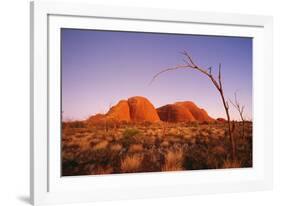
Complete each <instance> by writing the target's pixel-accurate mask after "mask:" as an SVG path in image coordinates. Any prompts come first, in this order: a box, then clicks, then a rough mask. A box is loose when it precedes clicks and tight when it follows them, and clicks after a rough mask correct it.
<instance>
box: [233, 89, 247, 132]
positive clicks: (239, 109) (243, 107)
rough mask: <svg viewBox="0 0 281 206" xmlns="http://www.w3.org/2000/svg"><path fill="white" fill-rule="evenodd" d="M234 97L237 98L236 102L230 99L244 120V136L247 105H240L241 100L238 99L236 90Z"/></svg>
mask: <svg viewBox="0 0 281 206" xmlns="http://www.w3.org/2000/svg"><path fill="white" fill-rule="evenodd" d="M234 98H235V99H234V102H232V101H231V99H230V100H229V101H230V103H231V104H232V105H233V107H234V108H235V109H236V110H237V111H238V113H239V116H240V119H241V121H242V138H244V133H245V118H244V109H245V105H240V103H239V101H238V100H237V94H236V92H235V93H234Z"/></svg>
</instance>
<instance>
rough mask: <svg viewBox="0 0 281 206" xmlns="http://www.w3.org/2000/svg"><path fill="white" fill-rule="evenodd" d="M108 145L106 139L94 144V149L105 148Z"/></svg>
mask: <svg viewBox="0 0 281 206" xmlns="http://www.w3.org/2000/svg"><path fill="white" fill-rule="evenodd" d="M107 145H108V141H106V140H103V141H101V142H99V143H98V144H96V145H95V146H94V150H100V149H105V148H106V147H107Z"/></svg>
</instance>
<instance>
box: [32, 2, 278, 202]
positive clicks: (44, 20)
mask: <svg viewBox="0 0 281 206" xmlns="http://www.w3.org/2000/svg"><path fill="white" fill-rule="evenodd" d="M31 25H32V26H31V40H32V41H31V79H32V81H31V82H32V83H31V108H32V109H31V125H32V126H31V199H32V202H33V204H35V205H39V204H47V203H68V202H83V201H102V200H114V199H116V200H117V199H129V198H148V197H163V196H179V195H188V194H207V193H219V192H241V191H253V190H265V189H270V188H272V181H273V180H272V148H273V147H272V144H273V143H272V139H273V134H272V131H273V129H272V121H273V120H272V119H273V117H272V114H273V110H272V105H273V102H272V101H273V100H272V99H273V97H272V91H273V88H272V76H273V74H272V18H271V17H267V16H254V15H240V14H239V15H238V14H221V13H208V12H190V11H184V10H182V11H174V10H162V9H150V8H142V9H140V8H126V7H108V6H100V5H92V4H80V3H57V2H56V3H52V2H49V1H38V2H37V1H35V2H32V3H31Z"/></svg>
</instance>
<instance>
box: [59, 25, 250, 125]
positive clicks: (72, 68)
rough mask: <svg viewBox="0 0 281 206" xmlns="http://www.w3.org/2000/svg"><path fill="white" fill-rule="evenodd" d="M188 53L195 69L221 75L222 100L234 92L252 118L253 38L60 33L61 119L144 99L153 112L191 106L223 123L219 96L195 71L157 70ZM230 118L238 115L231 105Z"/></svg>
mask: <svg viewBox="0 0 281 206" xmlns="http://www.w3.org/2000/svg"><path fill="white" fill-rule="evenodd" d="M183 50H186V51H188V53H189V54H190V55H191V56H192V58H193V60H194V61H195V63H196V64H197V65H199V66H200V67H203V68H209V67H210V66H212V68H213V69H212V73H213V75H214V76H215V75H217V72H218V65H219V63H221V66H222V67H221V73H222V80H223V88H224V93H225V97H226V98H227V99H232V100H234V93H235V92H236V93H237V97H238V100H239V102H240V103H241V105H245V117H246V119H249V120H251V119H252V38H246V37H224V36H201V35H188V34H161V33H142V32H124V31H98V30H79V29H61V61H62V65H61V66H62V68H61V69H62V72H61V74H62V111H63V120H65V121H67V120H83V119H86V118H88V117H89V116H91V115H94V114H97V113H106V112H107V111H108V109H109V108H110V106H113V105H115V104H116V103H117V102H118V101H120V100H121V99H128V98H129V97H132V96H144V97H146V98H148V99H149V100H150V101H151V103H152V104H153V105H154V106H155V107H156V108H157V107H160V106H163V105H166V104H171V103H174V102H178V101H193V102H194V103H195V104H197V105H198V106H199V107H201V108H204V109H205V110H206V111H207V112H208V113H209V115H210V116H211V117H213V118H218V117H223V118H225V117H226V115H225V111H224V108H223V106H222V101H221V98H220V95H219V93H218V91H217V90H216V89H215V87H214V85H213V84H212V82H211V81H210V79H208V78H207V76H205V75H203V74H202V73H200V72H198V71H194V70H186V69H181V70H176V71H170V72H166V73H163V74H162V75H160V76H159V77H158V78H157V79H156V80H155V81H153V83H152V84H149V83H150V81H151V79H152V77H153V76H154V75H155V74H156V73H157V72H159V71H161V70H163V69H166V68H169V67H173V66H176V65H179V64H183V60H182V59H183V56H182V54H181V53H180V52H182V51H183ZM230 114H231V117H232V118H233V119H236V120H237V119H239V114H238V112H237V111H236V110H235V109H234V108H233V107H232V106H231V105H230Z"/></svg>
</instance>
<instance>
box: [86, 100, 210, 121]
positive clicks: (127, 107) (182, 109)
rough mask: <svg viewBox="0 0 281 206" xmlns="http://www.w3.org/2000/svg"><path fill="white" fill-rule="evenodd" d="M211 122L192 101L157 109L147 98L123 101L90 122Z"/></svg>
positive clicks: (204, 112)
mask: <svg viewBox="0 0 281 206" xmlns="http://www.w3.org/2000/svg"><path fill="white" fill-rule="evenodd" d="M160 120H162V121H167V122H190V121H199V122H204V121H205V122H211V121H215V120H214V119H213V118H211V117H210V116H209V115H208V113H207V112H206V111H205V110H204V109H201V108H199V107H197V106H196V104H194V103H193V102H191V101H185V102H176V103H174V104H168V105H165V106H162V107H159V108H157V109H155V107H154V106H153V104H152V103H151V102H150V101H149V100H148V99H147V98H145V97H141V96H136V97H131V98H129V99H128V100H121V101H119V102H118V103H117V104H116V105H115V106H113V107H111V108H110V109H109V111H108V112H107V113H106V114H97V115H94V116H91V117H90V118H89V119H88V121H89V122H91V123H99V122H104V121H113V122H115V121H116V122H158V121H160Z"/></svg>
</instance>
